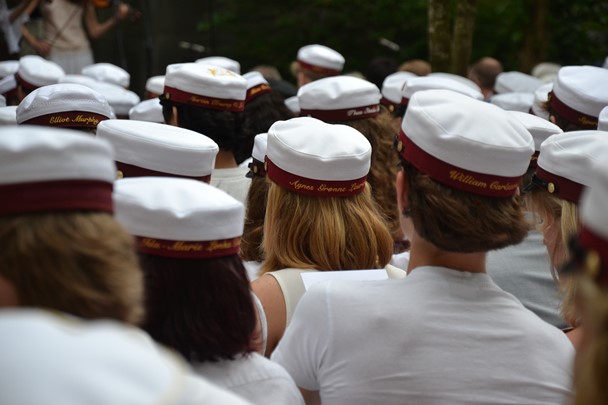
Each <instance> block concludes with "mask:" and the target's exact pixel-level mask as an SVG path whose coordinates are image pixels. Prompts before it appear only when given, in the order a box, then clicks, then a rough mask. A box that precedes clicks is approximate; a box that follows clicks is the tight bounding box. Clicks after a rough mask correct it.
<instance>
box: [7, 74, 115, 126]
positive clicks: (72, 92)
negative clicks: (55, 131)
mask: <svg viewBox="0 0 608 405" xmlns="http://www.w3.org/2000/svg"><path fill="white" fill-rule="evenodd" d="M111 115H112V109H111V107H110V105H109V104H108V102H107V101H106V99H105V98H104V97H103V96H102V95H101V94H99V93H98V92H96V91H95V90H93V89H90V88H88V87H86V86H82V85H80V84H72V83H63V84H52V85H50V86H44V87H39V88H37V89H36V90H34V91H32V92H31V93H30V94H28V95H27V96H26V97H25V98H24V99H23V101H21V103H20V104H19V107H18V108H17V123H18V124H20V125H23V124H28V125H43V126H47V127H63V128H83V129H84V128H92V129H95V128H97V125H98V124H99V123H100V122H101V121H103V120H107V119H109V118H110V116H111Z"/></svg>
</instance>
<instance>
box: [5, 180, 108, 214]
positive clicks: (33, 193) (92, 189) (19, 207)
mask: <svg viewBox="0 0 608 405" xmlns="http://www.w3.org/2000/svg"><path fill="white" fill-rule="evenodd" d="M0 195H2V198H1V199H0V215H11V214H26V213H32V212H54V211H77V210H90V211H101V212H108V213H112V212H113V211H114V210H113V204H112V184H111V183H108V182H105V181H101V180H57V181H41V182H35V183H19V184H3V185H0Z"/></svg>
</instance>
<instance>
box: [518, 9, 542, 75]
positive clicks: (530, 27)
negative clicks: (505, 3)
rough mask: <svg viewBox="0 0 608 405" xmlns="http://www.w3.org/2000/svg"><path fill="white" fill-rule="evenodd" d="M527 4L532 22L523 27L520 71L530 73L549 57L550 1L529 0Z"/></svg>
mask: <svg viewBox="0 0 608 405" xmlns="http://www.w3.org/2000/svg"><path fill="white" fill-rule="evenodd" d="M526 4H527V6H526V7H527V8H528V9H530V10H532V13H531V16H530V21H527V24H526V26H525V27H523V31H524V42H523V45H522V49H521V52H520V54H519V70H520V71H522V72H526V73H529V72H530V71H531V70H532V68H533V67H534V66H535V65H536V64H537V63H540V62H543V61H545V57H546V55H547V44H548V33H547V31H548V30H547V14H548V13H549V0H528V1H527V2H526Z"/></svg>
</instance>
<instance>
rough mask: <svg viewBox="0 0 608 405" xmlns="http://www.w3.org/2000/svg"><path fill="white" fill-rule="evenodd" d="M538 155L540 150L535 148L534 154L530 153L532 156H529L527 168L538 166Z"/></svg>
mask: <svg viewBox="0 0 608 405" xmlns="http://www.w3.org/2000/svg"><path fill="white" fill-rule="evenodd" d="M539 155H540V152H539V151H537V150H535V151H534V154H533V155H532V157H531V158H530V165H528V168H533V169H534V168H536V167H537V166H538V156H539Z"/></svg>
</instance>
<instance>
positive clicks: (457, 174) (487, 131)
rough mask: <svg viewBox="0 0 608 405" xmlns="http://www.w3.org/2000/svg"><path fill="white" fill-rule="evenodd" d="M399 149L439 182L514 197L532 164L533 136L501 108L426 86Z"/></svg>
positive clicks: (406, 123)
mask: <svg viewBox="0 0 608 405" xmlns="http://www.w3.org/2000/svg"><path fill="white" fill-rule="evenodd" d="M397 151H398V152H399V153H400V155H401V157H402V158H403V159H405V160H406V161H408V162H410V163H411V164H412V165H413V166H414V167H416V168H417V169H418V170H420V171H421V172H423V173H426V174H427V175H429V176H430V177H431V178H433V179H434V180H435V181H437V182H439V183H442V184H444V185H447V186H449V187H453V188H457V189H460V190H463V191H466V192H469V193H473V194H477V195H482V196H487V197H510V196H512V195H514V194H515V193H516V192H517V190H518V186H519V182H520V179H521V177H522V176H523V174H524V173H526V171H527V169H528V165H529V163H530V156H532V154H533V153H534V141H533V140H532V136H531V135H530V133H529V132H528V131H527V130H526V128H524V126H523V125H522V124H520V123H519V122H518V121H517V120H516V119H515V118H513V117H512V116H511V115H509V114H508V113H507V112H506V111H504V110H502V109H500V108H499V107H496V106H494V105H492V104H490V103H486V102H483V101H479V100H475V99H474V98H471V97H468V96H465V95H463V94H460V93H456V92H453V91H450V90H427V91H420V92H417V93H415V94H414V95H413V96H412V98H411V99H410V101H409V105H408V109H407V111H406V113H405V117H404V119H403V123H402V125H401V132H400V133H399V140H398V143H397Z"/></svg>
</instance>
